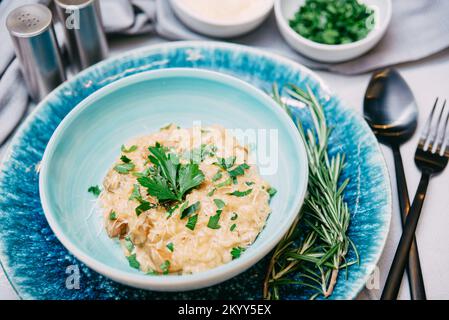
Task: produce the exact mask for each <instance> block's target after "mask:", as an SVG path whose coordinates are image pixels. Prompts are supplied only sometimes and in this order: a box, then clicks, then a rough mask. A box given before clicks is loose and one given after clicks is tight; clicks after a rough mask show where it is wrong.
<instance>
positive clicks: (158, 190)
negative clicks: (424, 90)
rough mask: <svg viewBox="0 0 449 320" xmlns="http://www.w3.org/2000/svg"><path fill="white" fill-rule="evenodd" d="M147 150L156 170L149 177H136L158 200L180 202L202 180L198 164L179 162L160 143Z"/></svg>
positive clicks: (202, 176) (202, 175)
mask: <svg viewBox="0 0 449 320" xmlns="http://www.w3.org/2000/svg"><path fill="white" fill-rule="evenodd" d="M149 150H150V153H151V155H150V156H149V159H150V161H151V162H152V163H153V164H154V165H155V166H156V167H157V172H156V173H155V174H153V175H150V176H149V177H141V178H138V179H137V181H138V182H139V183H140V184H141V185H142V186H143V187H146V188H147V189H148V193H149V194H150V195H152V196H154V197H156V198H158V200H159V201H160V202H164V201H179V202H180V201H182V199H183V197H184V196H185V194H186V193H187V192H189V191H190V190H191V189H193V188H195V187H197V186H199V185H200V184H201V183H202V182H203V181H204V174H203V172H202V171H201V170H200V169H199V166H198V164H194V163H190V164H180V163H179V159H178V158H177V157H176V156H175V155H174V154H170V153H168V154H167V152H166V150H165V149H164V148H163V147H162V146H161V145H160V144H156V146H154V147H150V148H149Z"/></svg>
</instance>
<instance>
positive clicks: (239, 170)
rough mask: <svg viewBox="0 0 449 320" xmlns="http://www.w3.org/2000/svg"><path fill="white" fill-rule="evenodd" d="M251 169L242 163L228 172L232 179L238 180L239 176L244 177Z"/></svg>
mask: <svg viewBox="0 0 449 320" xmlns="http://www.w3.org/2000/svg"><path fill="white" fill-rule="evenodd" d="M246 169H249V165H247V164H246V163H242V164H240V165H238V166H237V167H235V168H234V169H232V170H230V171H228V173H229V175H230V176H231V178H237V177H238V176H243V175H244V174H245V170H246Z"/></svg>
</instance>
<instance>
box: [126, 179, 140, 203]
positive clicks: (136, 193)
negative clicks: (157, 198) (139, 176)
mask: <svg viewBox="0 0 449 320" xmlns="http://www.w3.org/2000/svg"><path fill="white" fill-rule="evenodd" d="M129 200H136V201H138V202H141V201H142V195H141V194H140V190H139V185H138V184H137V183H136V184H134V186H133V191H132V192H131V196H130V197H129Z"/></svg>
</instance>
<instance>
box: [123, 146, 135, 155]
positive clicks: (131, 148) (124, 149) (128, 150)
mask: <svg viewBox="0 0 449 320" xmlns="http://www.w3.org/2000/svg"><path fill="white" fill-rule="evenodd" d="M121 150H122V152H123V153H131V152H134V151H136V150H137V146H136V145H132V146H131V147H129V148H128V149H126V147H125V145H123V144H122V147H121Z"/></svg>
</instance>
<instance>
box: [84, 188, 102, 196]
mask: <svg viewBox="0 0 449 320" xmlns="http://www.w3.org/2000/svg"><path fill="white" fill-rule="evenodd" d="M87 192H89V193H92V194H93V195H94V196H96V197H98V196H99V195H100V193H101V189H100V187H99V186H91V187H89V189H87Z"/></svg>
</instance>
